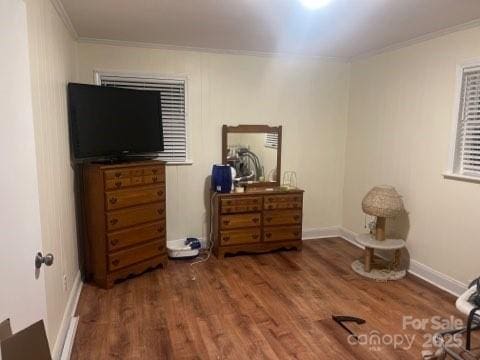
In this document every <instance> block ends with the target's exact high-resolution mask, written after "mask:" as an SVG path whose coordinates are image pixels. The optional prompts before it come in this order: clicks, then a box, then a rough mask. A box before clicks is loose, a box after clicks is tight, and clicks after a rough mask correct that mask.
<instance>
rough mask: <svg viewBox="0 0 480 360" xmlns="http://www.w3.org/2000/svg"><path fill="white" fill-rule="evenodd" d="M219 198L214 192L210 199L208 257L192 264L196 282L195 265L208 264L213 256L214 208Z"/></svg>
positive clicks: (193, 276) (191, 268) (191, 271)
mask: <svg viewBox="0 0 480 360" xmlns="http://www.w3.org/2000/svg"><path fill="white" fill-rule="evenodd" d="M216 197H217V193H216V192H214V193H213V194H212V196H211V197H210V229H209V234H208V247H207V256H205V257H203V258H201V259H198V260H195V261H193V262H192V263H190V273H191V275H192V280H193V281H195V280H196V279H197V276H196V271H195V269H194V265H197V264H200V263H203V262H206V261H207V260H208V259H210V256H212V250H213V245H214V238H213V208H214V202H215V198H216Z"/></svg>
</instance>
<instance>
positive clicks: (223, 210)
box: [213, 188, 303, 258]
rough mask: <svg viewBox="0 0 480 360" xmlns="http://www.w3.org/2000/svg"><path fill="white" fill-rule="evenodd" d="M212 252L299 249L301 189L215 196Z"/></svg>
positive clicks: (216, 253)
mask: <svg viewBox="0 0 480 360" xmlns="http://www.w3.org/2000/svg"><path fill="white" fill-rule="evenodd" d="M213 196H214V210H213V211H214V212H213V216H214V222H213V236H214V248H213V249H214V253H215V255H216V256H217V257H219V258H223V257H224V255H225V254H235V253H238V252H265V251H271V250H276V249H282V248H286V249H292V248H295V249H297V250H301V249H302V209H303V190H288V191H285V190H280V189H278V188H275V189H273V190H266V189H263V190H247V191H246V192H244V193H228V194H220V193H215V194H214V195H213Z"/></svg>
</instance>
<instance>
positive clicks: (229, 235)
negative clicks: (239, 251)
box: [220, 228, 261, 245]
mask: <svg viewBox="0 0 480 360" xmlns="http://www.w3.org/2000/svg"><path fill="white" fill-rule="evenodd" d="M260 235H261V234H260V229H258V228H257V229H255V228H253V229H252V228H250V229H240V230H227V231H220V244H221V245H239V244H250V243H257V242H260Z"/></svg>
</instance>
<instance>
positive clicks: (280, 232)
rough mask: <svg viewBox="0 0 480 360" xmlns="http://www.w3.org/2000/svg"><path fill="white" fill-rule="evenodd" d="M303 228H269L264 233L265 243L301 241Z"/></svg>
mask: <svg viewBox="0 0 480 360" xmlns="http://www.w3.org/2000/svg"><path fill="white" fill-rule="evenodd" d="M301 238H302V227H301V226H279V227H267V228H265V229H264V231H263V240H264V241H284V240H301Z"/></svg>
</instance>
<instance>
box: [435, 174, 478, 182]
mask: <svg viewBox="0 0 480 360" xmlns="http://www.w3.org/2000/svg"><path fill="white" fill-rule="evenodd" d="M442 175H443V177H444V178H445V179H450V180H459V181H467V182H473V183H480V177H476V176H469V175H462V174H454V173H451V172H444V173H443V174H442Z"/></svg>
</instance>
